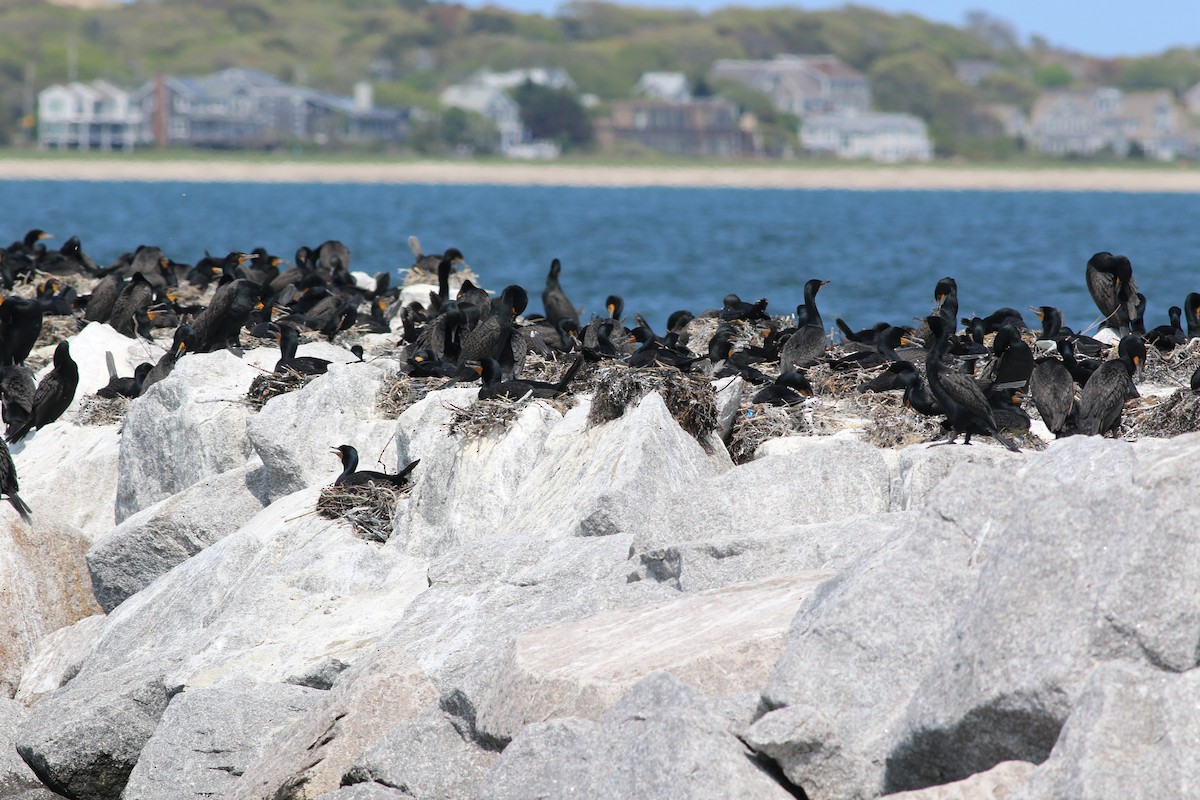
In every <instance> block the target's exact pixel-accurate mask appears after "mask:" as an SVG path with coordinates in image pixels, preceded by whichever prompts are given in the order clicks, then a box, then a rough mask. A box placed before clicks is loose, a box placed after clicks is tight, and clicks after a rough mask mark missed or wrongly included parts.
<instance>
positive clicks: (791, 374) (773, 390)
mask: <svg viewBox="0 0 1200 800" xmlns="http://www.w3.org/2000/svg"><path fill="white" fill-rule="evenodd" d="M812 395H813V387H812V384H811V383H809V380H808V378H807V377H805V375H804V373H803V372H800V371H799V370H797V369H796V368H795V367H789V368H788V369H785V370H784V371H783V372H781V373H779V377H778V378H776V379H775V382H774V383H772V384H771V385H770V386H764V387H763V388H761V389H759V390H758V391H757V392H755V394H754V396H753V397H752V398H750V402H751V403H769V404H770V405H773V406H791V405H795V404H796V403H799V402H801V401H802V400H804V398H806V397H812Z"/></svg>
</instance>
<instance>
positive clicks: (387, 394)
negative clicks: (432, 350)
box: [377, 374, 450, 419]
mask: <svg viewBox="0 0 1200 800" xmlns="http://www.w3.org/2000/svg"><path fill="white" fill-rule="evenodd" d="M449 382H450V379H449V378H414V377H412V376H411V375H404V374H397V375H396V376H395V378H394V379H393V380H391V381H389V382H388V383H386V384H385V385H384V386H383V388H382V389H380V390H379V400H378V402H377V405H378V407H379V413H380V414H381V415H382V416H383V417H384V418H386V419H397V418H398V417H399V416H400V415H401V414H403V413H404V412H405V411H406V410H408V408H409V406H412V405H415V404H416V403H417V402H419V401H420V400H422V399H423V398H424V397H425V395H427V394H429V393H430V392H432V391H435V390H437V389H440V388H442V387H443V386H445V385H446V384H447V383H449Z"/></svg>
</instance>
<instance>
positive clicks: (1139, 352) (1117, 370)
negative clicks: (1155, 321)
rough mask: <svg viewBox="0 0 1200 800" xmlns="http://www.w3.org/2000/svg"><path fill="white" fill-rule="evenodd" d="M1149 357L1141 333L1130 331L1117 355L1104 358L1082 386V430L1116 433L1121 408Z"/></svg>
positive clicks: (1089, 433)
mask: <svg viewBox="0 0 1200 800" xmlns="http://www.w3.org/2000/svg"><path fill="white" fill-rule="evenodd" d="M1145 361H1146V345H1145V343H1144V342H1143V341H1142V339H1141V337H1140V336H1136V335H1134V334H1127V335H1126V336H1123V337H1121V343H1120V344H1119V345H1118V346H1117V357H1116V358H1114V359H1112V360H1111V361H1105V362H1104V363H1103V364H1101V365H1100V368H1099V369H1097V370H1096V372H1095V374H1093V375H1092V377H1091V378H1090V379H1089V380H1088V382H1087V385H1086V386H1084V387H1083V393H1082V395H1081V396H1080V398H1079V432H1080V433H1082V434H1085V435H1087V436H1095V435H1097V434H1099V435H1104V434H1106V433H1113V434H1114V435H1115V434H1116V432H1117V430H1118V429H1119V428H1120V427H1121V412H1122V411H1124V409H1125V400H1126V398H1128V396H1129V395H1130V393H1131V391H1130V390H1132V389H1133V388H1134V386H1133V376H1134V373H1135V372H1136V371H1137V369H1138V367H1140V366H1141V365H1142V364H1143V363H1145Z"/></svg>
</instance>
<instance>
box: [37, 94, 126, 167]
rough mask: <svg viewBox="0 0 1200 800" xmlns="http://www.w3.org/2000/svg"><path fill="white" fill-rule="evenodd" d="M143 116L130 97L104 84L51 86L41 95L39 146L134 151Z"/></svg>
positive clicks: (39, 100)
mask: <svg viewBox="0 0 1200 800" xmlns="http://www.w3.org/2000/svg"><path fill="white" fill-rule="evenodd" d="M141 124H142V112H141V109H140V108H138V107H137V106H136V105H135V104H133V103H132V102H131V99H130V93H129V92H128V91H126V90H124V89H121V88H119V87H117V86H113V85H112V84H111V83H109V82H107V81H103V80H95V81H92V82H91V83H79V82H77V81H76V82H72V83H68V84H65V85H64V84H55V85H53V86H48V87H46V88H45V89H43V90H42V91H41V92H39V93H38V145H39V146H41V147H48V148H54V149H56V150H61V149H73V150H76V149H77V150H117V149H120V150H132V149H133V147H134V144H135V143H136V142H137V136H138V129H139V127H140V126H141Z"/></svg>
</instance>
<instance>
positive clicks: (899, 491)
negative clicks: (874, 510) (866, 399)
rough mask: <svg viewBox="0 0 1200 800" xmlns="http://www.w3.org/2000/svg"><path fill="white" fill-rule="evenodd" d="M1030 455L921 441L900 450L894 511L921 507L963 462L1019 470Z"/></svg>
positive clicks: (992, 447)
mask: <svg viewBox="0 0 1200 800" xmlns="http://www.w3.org/2000/svg"><path fill="white" fill-rule="evenodd" d="M1025 458H1026V456H1025V455H1023V454H1021V453H1013V452H1011V451H1010V450H1007V449H1005V448H1004V447H1001V446H999V445H984V444H983V442H982V441H980V443H979V446H975V445H974V444H973V445H972V446H970V447H953V446H942V445H928V444H918V445H912V446H909V447H905V448H903V449H901V450H899V451H897V453H896V471H897V475H896V478H895V480H894V481H893V484H892V504H891V506H892V508H893V509H894V510H897V511H899V510H903V509H919V508H921V507H922V506H924V505H925V500H926V499H927V498H928V497H929V494H930V492H932V491H933V490H934V489H935V488H936V487H937V485H938V484H940V483H941V482H942V481H943V480H945V478H946V476H947V475H949V474H950V472H951V470H953V469H955V468H956V467H957V466H958V465H960V464H982V465H985V466H990V467H998V468H1000V469H1006V470H1016V469H1019V468H1020V467H1021V466H1022V465H1023V464H1024V463H1025Z"/></svg>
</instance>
